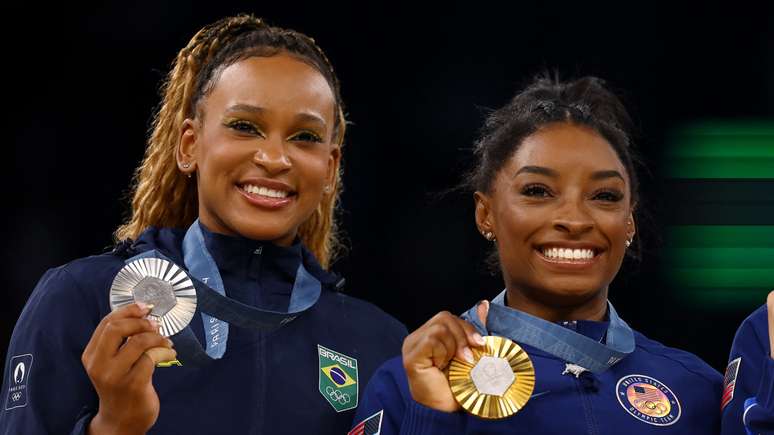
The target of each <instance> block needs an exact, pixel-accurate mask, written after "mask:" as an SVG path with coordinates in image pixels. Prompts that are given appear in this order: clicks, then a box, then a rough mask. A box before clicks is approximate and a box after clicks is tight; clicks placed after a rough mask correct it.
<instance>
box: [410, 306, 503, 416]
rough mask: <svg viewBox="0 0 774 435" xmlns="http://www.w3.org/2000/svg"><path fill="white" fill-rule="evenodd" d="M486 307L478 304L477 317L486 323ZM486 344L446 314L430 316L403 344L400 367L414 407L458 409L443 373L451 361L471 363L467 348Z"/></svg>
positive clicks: (464, 325) (472, 329)
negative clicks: (405, 376) (416, 403)
mask: <svg viewBox="0 0 774 435" xmlns="http://www.w3.org/2000/svg"><path fill="white" fill-rule="evenodd" d="M488 308H489V305H488V303H482V304H479V307H478V314H479V317H480V318H481V319H484V321H485V319H486V316H487V312H488ZM485 344H486V342H485V341H484V339H483V338H482V337H481V336H480V335H479V334H478V333H477V332H476V330H475V328H474V327H473V326H472V325H471V324H470V323H468V322H466V321H464V320H462V319H460V318H459V317H457V316H454V315H452V314H450V313H448V312H442V313H439V314H437V315H436V316H434V317H433V318H432V319H430V320H429V321H428V322H427V323H425V324H424V325H422V326H421V327H419V329H417V330H416V331H414V332H413V333H412V334H411V335H409V336H408V337H406V340H405V341H404V342H403V352H402V353H403V366H404V368H405V369H406V375H407V377H408V382H409V390H410V391H411V396H412V397H413V398H414V400H415V401H417V402H418V403H420V404H422V405H424V406H427V407H429V408H433V409H437V410H439V411H445V412H454V411H459V410H460V409H461V406H460V404H459V403H458V402H457V400H456V399H455V398H454V395H453V394H452V390H451V388H450V386H449V380H448V379H447V375H446V373H445V372H444V370H445V369H447V367H448V365H449V363H450V362H451V360H452V358H454V357H457V358H459V359H461V360H463V361H470V362H471V363H473V361H474V360H473V351H471V348H477V347H481V346H484V345H485Z"/></svg>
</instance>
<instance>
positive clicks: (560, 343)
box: [462, 290, 635, 373]
mask: <svg viewBox="0 0 774 435" xmlns="http://www.w3.org/2000/svg"><path fill="white" fill-rule="evenodd" d="M607 306H608V309H609V316H610V325H609V326H608V328H607V340H606V344H602V343H599V342H597V341H596V340H592V339H590V338H588V337H586V336H585V335H582V334H578V333H577V332H575V331H573V330H570V329H568V328H565V327H563V326H560V325H557V324H555V323H551V322H549V321H547V320H543V319H541V318H539V317H535V316H532V315H529V314H527V313H524V312H521V311H518V310H514V309H512V308H508V307H507V306H505V291H504V290H503V292H502V293H500V294H499V295H497V297H496V298H494V299H493V300H492V302H491V303H490V304H489V314H488V315H487V319H486V327H485V326H484V325H483V323H482V322H481V320H480V319H479V318H478V313H477V312H476V307H475V306H474V307H473V308H471V309H470V310H468V311H467V312H465V313H464V314H463V315H462V318H463V319H465V320H467V321H468V322H470V323H472V324H473V325H474V326H475V327H476V329H477V330H478V332H479V333H481V334H482V335H499V336H501V337H506V338H509V339H511V340H513V341H515V342H517V343H522V344H528V345H530V346H532V347H535V348H537V349H540V350H542V351H544V352H546V353H550V354H551V355H554V356H556V357H558V358H561V359H562V360H564V361H567V362H569V363H572V364H577V365H579V366H581V367H583V368H585V369H586V370H589V371H591V372H594V373H601V372H604V371H605V370H607V369H609V368H610V367H612V366H613V365H615V364H616V363H617V362H619V361H621V360H622V359H624V358H625V357H626V356H627V355H629V354H630V353H632V352H633V351H634V346H635V343H634V333H633V332H632V329H631V328H630V327H629V325H627V324H626V322H624V321H623V319H621V318H620V317H618V313H616V311H615V309H614V308H613V305H612V304H611V303H610V302H609V301H608V303H607Z"/></svg>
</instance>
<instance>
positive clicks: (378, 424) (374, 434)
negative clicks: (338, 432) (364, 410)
mask: <svg viewBox="0 0 774 435" xmlns="http://www.w3.org/2000/svg"><path fill="white" fill-rule="evenodd" d="M382 415H384V410H383V409H382V410H381V411H379V412H377V413H376V414H374V415H372V416H370V417H368V418H366V419H365V420H363V421H361V422H360V423H358V424H357V426H355V427H353V428H352V430H351V431H349V432H347V435H379V433H381V430H382Z"/></svg>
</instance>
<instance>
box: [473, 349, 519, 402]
mask: <svg viewBox="0 0 774 435" xmlns="http://www.w3.org/2000/svg"><path fill="white" fill-rule="evenodd" d="M470 378H471V379H472V380H473V384H475V385H476V389H478V391H479V392H480V393H482V394H489V395H491V396H502V395H503V394H505V392H506V391H508V388H509V387H510V386H511V384H513V381H515V380H516V375H514V374H513V370H511V366H510V364H508V361H507V360H505V359H504V358H498V357H494V356H483V357H481V359H480V360H479V361H478V363H477V364H476V366H475V367H473V369H472V370H471V371H470Z"/></svg>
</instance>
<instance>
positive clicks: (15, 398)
mask: <svg viewBox="0 0 774 435" xmlns="http://www.w3.org/2000/svg"><path fill="white" fill-rule="evenodd" d="M11 399H12V400H13V401H14V402H18V401H19V399H21V393H13V394H11Z"/></svg>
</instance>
